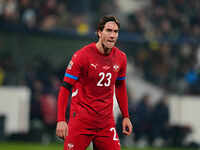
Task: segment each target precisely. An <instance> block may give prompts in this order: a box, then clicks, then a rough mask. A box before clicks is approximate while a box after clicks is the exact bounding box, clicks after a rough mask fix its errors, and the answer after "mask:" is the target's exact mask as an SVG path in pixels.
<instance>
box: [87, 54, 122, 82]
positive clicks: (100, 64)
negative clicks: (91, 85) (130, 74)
mask: <svg viewBox="0 0 200 150" xmlns="http://www.w3.org/2000/svg"><path fill="white" fill-rule="evenodd" d="M119 70H120V62H119V61H118V60H117V59H115V58H111V57H109V58H90V59H89V60H88V67H87V77H88V79H90V80H97V81H100V84H101V81H102V83H103V81H104V80H106V81H107V80H110V82H115V80H116V78H117V76H118V72H119Z"/></svg>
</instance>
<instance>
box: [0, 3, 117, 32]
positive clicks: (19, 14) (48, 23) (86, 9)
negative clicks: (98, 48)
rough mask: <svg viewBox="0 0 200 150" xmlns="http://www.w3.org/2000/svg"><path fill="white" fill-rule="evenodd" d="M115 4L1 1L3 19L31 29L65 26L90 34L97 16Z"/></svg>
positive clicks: (1, 19)
mask: <svg viewBox="0 0 200 150" xmlns="http://www.w3.org/2000/svg"><path fill="white" fill-rule="evenodd" d="M114 4H115V3H114V1H113V0H109V1H105V0H103V1H98V0H0V22H4V23H9V24H10V23H11V24H20V25H23V26H24V27H25V28H29V29H32V28H38V29H41V30H46V31H49V30H56V29H61V28H62V30H76V31H77V32H79V33H88V32H89V30H90V27H91V26H92V25H93V24H95V21H96V20H95V18H98V16H99V15H101V14H102V13H110V12H111V10H110V8H115V5H114ZM111 6H112V7H111ZM112 11H113V9H112ZM91 18H93V19H91Z"/></svg>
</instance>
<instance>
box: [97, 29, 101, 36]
mask: <svg viewBox="0 0 200 150" xmlns="http://www.w3.org/2000/svg"><path fill="white" fill-rule="evenodd" d="M97 36H98V37H99V38H100V37H101V31H100V30H98V31H97Z"/></svg>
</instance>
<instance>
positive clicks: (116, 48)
mask: <svg viewBox="0 0 200 150" xmlns="http://www.w3.org/2000/svg"><path fill="white" fill-rule="evenodd" d="M114 49H115V53H116V54H117V55H118V56H120V57H125V58H126V53H125V52H123V51H122V50H120V49H119V48H118V47H116V46H115V47H114Z"/></svg>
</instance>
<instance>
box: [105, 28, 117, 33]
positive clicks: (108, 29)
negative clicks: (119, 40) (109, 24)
mask: <svg viewBox="0 0 200 150" xmlns="http://www.w3.org/2000/svg"><path fill="white" fill-rule="evenodd" d="M106 30H107V31H109V32H111V31H114V32H116V33H117V32H119V30H112V29H110V28H107V29H106Z"/></svg>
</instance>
